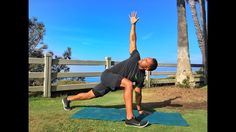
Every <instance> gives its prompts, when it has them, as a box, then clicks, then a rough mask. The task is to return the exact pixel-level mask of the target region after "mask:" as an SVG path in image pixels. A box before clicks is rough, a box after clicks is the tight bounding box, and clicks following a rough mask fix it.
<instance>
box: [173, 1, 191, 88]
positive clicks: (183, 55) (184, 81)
mask: <svg viewBox="0 0 236 132" xmlns="http://www.w3.org/2000/svg"><path fill="white" fill-rule="evenodd" d="M177 12H178V63H177V72H176V83H175V84H176V85H180V86H186V87H195V81H194V77H193V75H192V69H191V63H190V55H189V46H188V32H187V22H186V9H185V1H184V0H177Z"/></svg>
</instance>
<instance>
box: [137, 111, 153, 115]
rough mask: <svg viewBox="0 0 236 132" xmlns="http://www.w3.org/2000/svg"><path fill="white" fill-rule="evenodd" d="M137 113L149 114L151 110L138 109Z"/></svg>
mask: <svg viewBox="0 0 236 132" xmlns="http://www.w3.org/2000/svg"><path fill="white" fill-rule="evenodd" d="M138 113H139V114H140V115H142V114H144V115H150V114H152V112H149V111H145V110H140V111H138Z"/></svg>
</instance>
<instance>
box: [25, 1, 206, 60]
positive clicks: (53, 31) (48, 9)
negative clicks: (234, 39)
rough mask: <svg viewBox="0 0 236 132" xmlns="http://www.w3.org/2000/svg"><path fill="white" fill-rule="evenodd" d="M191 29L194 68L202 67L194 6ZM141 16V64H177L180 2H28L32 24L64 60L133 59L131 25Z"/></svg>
mask: <svg viewBox="0 0 236 132" xmlns="http://www.w3.org/2000/svg"><path fill="white" fill-rule="evenodd" d="M186 7H187V23H188V32H189V34H188V37H189V51H190V59H191V63H201V62H202V60H201V52H200V49H199V46H198V42H197V38H196V33H195V29H194V25H193V20H192V16H191V12H190V9H189V5H186ZM133 10H136V11H137V12H138V17H140V20H139V21H138V23H137V24H136V33H137V48H138V50H139V52H140V55H141V58H144V57H155V58H157V60H158V62H159V63H177V7H176V0H148V1H147V0H29V18H32V17H37V18H38V21H39V22H43V23H44V24H45V27H46V34H45V36H44V42H45V43H46V44H47V45H48V50H50V51H53V52H54V53H55V54H57V55H60V56H61V55H62V54H63V52H64V51H65V50H66V48H67V47H70V48H72V59H76V60H78V59H80V60H104V58H105V57H106V56H110V57H112V60H115V61H122V60H124V59H127V58H128V57H129V33H130V27H131V25H130V21H129V17H128V15H129V14H130V12H131V11H133Z"/></svg>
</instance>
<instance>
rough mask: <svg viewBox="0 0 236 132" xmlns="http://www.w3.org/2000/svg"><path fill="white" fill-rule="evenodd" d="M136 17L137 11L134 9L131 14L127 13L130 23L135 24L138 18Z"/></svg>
mask: <svg viewBox="0 0 236 132" xmlns="http://www.w3.org/2000/svg"><path fill="white" fill-rule="evenodd" d="M136 17H137V12H136V11H133V12H131V14H130V15H129V18H130V23H131V24H135V23H136V22H137V21H138V20H139V17H138V18H136Z"/></svg>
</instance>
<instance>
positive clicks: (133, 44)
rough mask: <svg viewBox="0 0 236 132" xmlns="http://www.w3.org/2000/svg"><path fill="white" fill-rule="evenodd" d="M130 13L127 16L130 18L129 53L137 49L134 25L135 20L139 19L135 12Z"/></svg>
mask: <svg viewBox="0 0 236 132" xmlns="http://www.w3.org/2000/svg"><path fill="white" fill-rule="evenodd" d="M130 15H131V16H129V18H130V23H131V30H130V48H129V52H130V54H131V53H132V52H133V51H134V50H135V49H137V46H136V31H135V27H136V22H137V21H138V20H139V18H136V16H137V12H131V14H130Z"/></svg>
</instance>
